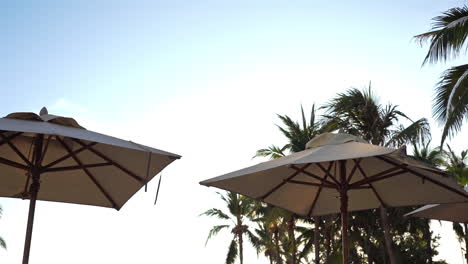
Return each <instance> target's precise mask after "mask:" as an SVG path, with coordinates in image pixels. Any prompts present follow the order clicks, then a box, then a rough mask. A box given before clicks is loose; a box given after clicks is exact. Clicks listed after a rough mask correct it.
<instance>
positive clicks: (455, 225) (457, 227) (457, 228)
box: [453, 222, 465, 240]
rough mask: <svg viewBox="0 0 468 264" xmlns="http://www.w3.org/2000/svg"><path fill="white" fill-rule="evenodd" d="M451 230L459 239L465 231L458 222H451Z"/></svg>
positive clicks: (463, 235)
mask: <svg viewBox="0 0 468 264" xmlns="http://www.w3.org/2000/svg"><path fill="white" fill-rule="evenodd" d="M453 231H455V234H457V237H458V239H459V240H462V239H463V238H464V237H465V232H464V231H463V227H462V225H461V224H460V223H455V222H454V223H453Z"/></svg>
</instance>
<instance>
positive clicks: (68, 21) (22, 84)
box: [0, 0, 468, 263]
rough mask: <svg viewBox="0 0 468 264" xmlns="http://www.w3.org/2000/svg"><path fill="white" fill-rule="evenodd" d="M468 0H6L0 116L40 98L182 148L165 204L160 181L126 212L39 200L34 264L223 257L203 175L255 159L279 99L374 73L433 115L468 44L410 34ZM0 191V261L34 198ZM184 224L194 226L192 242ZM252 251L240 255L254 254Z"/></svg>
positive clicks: (283, 105)
mask: <svg viewBox="0 0 468 264" xmlns="http://www.w3.org/2000/svg"><path fill="white" fill-rule="evenodd" d="M464 3H465V1H453V0H450V1H435V0H433V1H427V0H417V1H279V0H276V1H272V0H269V1H267V0H258V1H219V0H218V1H214V0H213V1H165V2H163V1H110V0H109V1H104V0H102V1H58V0H57V1H8V2H7V1H3V2H2V3H1V4H0V32H1V35H0V38H1V41H0V58H2V61H1V63H0V85H1V86H0V87H2V88H1V94H2V99H4V100H3V101H2V107H1V108H0V115H2V116H3V115H6V114H8V113H10V112H15V111H36V112H37V111H39V109H40V108H41V107H42V106H47V107H48V108H49V110H50V112H51V113H53V114H58V115H68V116H74V117H76V119H77V120H78V121H79V122H80V123H81V124H83V125H84V126H85V127H87V128H89V129H91V130H96V131H101V132H105V133H108V134H111V135H114V136H119V137H123V138H127V139H132V140H136V141H139V142H141V143H144V144H147V145H151V146H154V147H156V148H161V149H164V150H168V151H171V152H175V153H178V154H181V155H182V156H183V158H182V160H180V161H177V162H175V163H174V164H172V165H171V166H170V167H169V168H168V169H167V170H166V171H165V178H164V179H163V186H162V191H161V197H160V200H159V203H160V204H159V205H158V206H157V207H153V206H152V205H151V204H152V200H153V199H154V191H155V190H154V189H155V186H154V183H153V185H151V186H150V192H149V193H146V194H145V193H141V192H140V193H138V194H137V195H136V196H135V197H134V198H133V199H132V200H131V201H130V202H129V204H127V205H126V206H125V207H124V208H123V209H122V210H121V211H120V212H118V213H117V212H113V211H109V210H108V209H100V208H92V207H86V206H74V205H62V204H57V203H47V202H39V203H38V210H37V211H36V212H37V218H36V225H35V233H34V236H33V242H32V252H31V263H45V262H47V263H64V258H67V259H66V262H67V263H85V262H86V263H129V262H130V261H131V260H133V261H135V259H134V258H135V256H138V258H137V260H136V262H135V263H154V262H164V261H166V262H169V260H172V258H174V256H177V257H178V260H177V261H170V262H171V263H174V262H175V263H184V262H187V263H188V262H190V263H201V262H204V263H221V262H222V261H223V260H224V258H225V253H226V250H227V247H228V244H227V243H228V242H227V239H226V238H221V237H220V238H219V239H217V240H216V241H214V243H210V244H208V246H207V247H206V248H205V247H204V243H205V239H206V235H207V233H208V230H209V227H210V225H213V224H214V221H213V220H211V219H204V218H200V217H197V215H198V214H199V213H201V212H202V211H204V210H206V209H208V208H210V207H213V206H221V204H219V201H218V199H217V198H216V195H214V190H213V189H207V188H204V187H200V186H198V181H200V180H202V179H206V178H209V177H212V176H216V175H219V174H221V173H224V172H228V171H230V170H234V169H238V168H240V167H243V166H246V165H249V164H252V163H255V162H258V160H253V161H252V160H251V157H252V156H253V154H254V153H255V151H256V150H257V149H259V148H262V147H265V146H268V145H270V144H273V143H276V144H281V142H283V141H282V140H284V139H282V137H281V135H280V134H279V133H278V131H277V129H276V127H275V126H274V124H275V123H278V120H277V119H276V118H275V114H276V113H281V114H288V115H290V116H296V117H299V115H298V114H299V111H298V110H299V104H301V103H302V104H304V106H305V107H306V108H309V107H310V105H311V104H313V103H314V102H315V103H317V104H322V103H325V102H326V100H328V99H330V98H331V97H332V96H334V95H335V94H336V93H338V92H343V91H345V89H347V88H349V87H351V86H354V87H364V86H365V85H367V84H368V82H369V81H372V84H373V87H374V90H375V92H376V94H377V95H379V97H380V99H381V101H382V102H383V103H386V102H392V103H394V104H398V105H400V107H401V110H403V111H404V112H405V113H408V114H409V115H410V117H412V118H414V119H418V118H421V117H427V118H430V117H431V100H432V95H433V87H434V84H435V82H436V81H437V79H438V76H439V74H440V73H441V72H442V70H443V69H445V68H446V67H447V66H449V65H453V64H456V63H458V62H459V61H463V59H461V60H458V61H452V62H450V63H449V64H448V65H428V66H425V67H423V68H421V62H422V60H423V58H424V55H425V52H426V47H423V48H421V47H420V46H419V45H418V44H417V43H415V42H414V41H413V40H412V36H414V35H416V34H418V33H421V32H424V31H426V30H429V29H430V19H431V18H432V17H434V16H436V15H438V14H439V13H440V12H441V11H444V10H447V9H448V8H451V7H455V6H459V5H462V4H464ZM431 123H432V125H433V134H434V137H435V138H436V140H437V141H438V135H439V134H440V132H439V128H438V127H437V126H436V125H435V124H434V123H433V122H432V121H431ZM466 138H467V133H466V129H465V130H464V131H463V132H462V134H460V135H459V136H457V137H456V138H455V139H454V140H453V141H452V144H454V145H456V148H458V149H463V148H466V146H467V145H468V142H467V141H466ZM0 204H2V205H3V207H4V214H5V215H4V218H3V219H1V220H0V235H2V236H3V237H4V238H5V239H6V240H7V242H8V244H9V250H8V251H6V252H5V251H1V250H0V262H2V263H4V262H6V263H19V261H20V259H21V256H22V246H23V236H24V229H25V224H26V216H27V215H26V214H27V202H26V201H20V200H14V199H5V198H2V199H0ZM130 226H131V227H130ZM71 227H72V228H71ZM175 228H181V230H183V232H185V233H186V235H184V239H183V241H184V242H183V245H184V246H185V247H186V248H187V252H186V253H185V254H180V251H179V250H178V245H179V246H180V243H181V242H180V240H178V237H174V230H173V229H175ZM116 230H118V232H115V231H116ZM437 230H438V229H437ZM441 230H444V231H443V232H444V233H447V234H448V233H449V232H450V227H449V228H448V229H447V228H445V229H441ZM447 230H448V231H447ZM178 232H180V231H178ZM185 233H184V234H185ZM229 235H230V234H229V233H226V234H225V236H226V237H227V236H229ZM446 237H448V238H447V240H444V241H443V243H442V247H443V248H442V249H441V250H440V251H441V253H442V254H444V255H443V256H444V257H446V258H447V260H450V261H449V263H462V262H461V258H460V256H459V253H458V251H457V253H456V254H451V250H453V248H454V247H455V248H458V243H457V242H454V241H453V238H451V237H450V235H447V236H446ZM443 238H444V239H446V238H445V237H444V236H443ZM450 239H452V240H450ZM129 241H131V242H130V243H129ZM246 247H247V248H248V246H246ZM78 248H79V252H78V250H77V249H78ZM247 250H249V249H247ZM52 252H53V253H52ZM77 252H78V253H77ZM246 255H247V256H248V257H247V258H248V260H249V261H248V262H247V263H252V262H254V261H257V260H256V255H255V254H254V253H253V252H248V254H246ZM70 256H72V257H70ZM258 263H266V260H265V259H262V258H260V260H259V261H258Z"/></svg>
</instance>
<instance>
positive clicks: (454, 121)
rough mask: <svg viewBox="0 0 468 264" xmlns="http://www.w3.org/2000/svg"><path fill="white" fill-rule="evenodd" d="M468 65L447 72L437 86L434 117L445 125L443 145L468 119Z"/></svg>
mask: <svg viewBox="0 0 468 264" xmlns="http://www.w3.org/2000/svg"><path fill="white" fill-rule="evenodd" d="M467 73H468V64H464V65H460V66H456V67H452V68H450V69H448V70H446V71H445V72H444V73H443V74H442V76H441V78H440V80H439V82H438V83H437V85H436V94H435V97H434V102H433V115H434V117H435V118H436V119H437V121H439V123H441V124H443V125H444V130H443V134H442V140H441V145H443V143H444V141H445V139H446V138H447V137H450V136H453V135H454V134H455V133H456V132H457V131H459V130H460V129H461V126H462V124H463V120H464V119H465V118H467V117H468V95H467V94H468V78H466V77H464V76H468V74H467Z"/></svg>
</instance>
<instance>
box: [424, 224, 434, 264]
mask: <svg viewBox="0 0 468 264" xmlns="http://www.w3.org/2000/svg"><path fill="white" fill-rule="evenodd" d="M429 223H430V220H426V223H425V224H426V226H425V227H424V236H425V239H426V244H427V245H426V248H427V255H428V258H427V260H428V262H427V263H429V264H432V245H431V243H432V236H431V227H430V225H429Z"/></svg>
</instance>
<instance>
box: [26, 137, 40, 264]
mask: <svg viewBox="0 0 468 264" xmlns="http://www.w3.org/2000/svg"><path fill="white" fill-rule="evenodd" d="M42 141H43V135H38V136H37V137H36V139H35V146H34V153H33V168H31V174H32V175H31V176H32V183H31V186H30V187H29V193H30V195H31V196H30V198H29V199H30V200H29V214H28V225H27V227H26V239H25V241H24V251H23V264H28V263H29V251H30V249H31V238H32V230H33V223H34V212H35V210H36V200H37V194H38V192H39V188H40V185H41V183H40V176H41V172H40V162H41V160H42Z"/></svg>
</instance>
